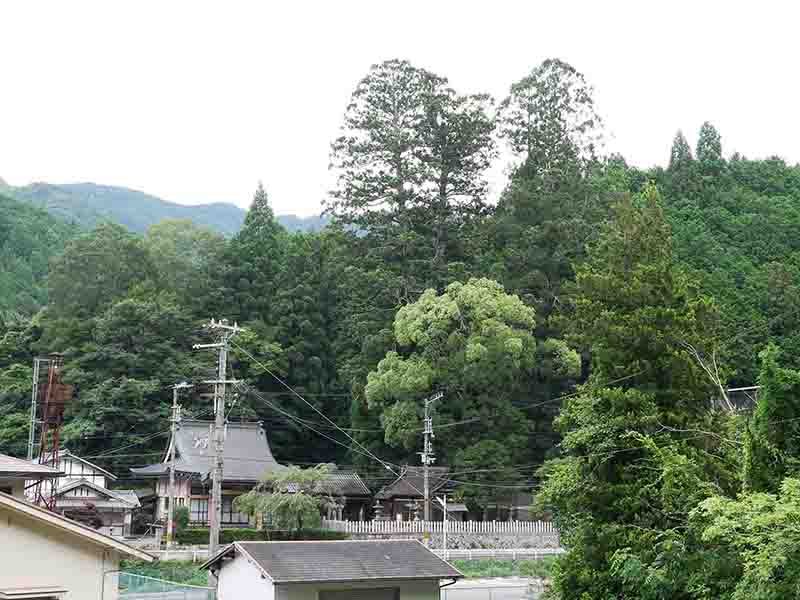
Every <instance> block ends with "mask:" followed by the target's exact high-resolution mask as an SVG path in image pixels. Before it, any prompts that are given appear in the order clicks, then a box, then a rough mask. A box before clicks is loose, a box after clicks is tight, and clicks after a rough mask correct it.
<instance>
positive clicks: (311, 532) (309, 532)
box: [176, 528, 348, 546]
mask: <svg viewBox="0 0 800 600" xmlns="http://www.w3.org/2000/svg"><path fill="white" fill-rule="evenodd" d="M176 539H177V541H178V543H179V544H182V545H186V546H194V545H205V544H208V529H186V530H184V531H179V532H178V533H177V535H176ZM346 539H348V535H347V534H346V533H342V532H339V531H328V530H327V529H300V530H294V531H283V530H281V531H269V530H260V529H245V528H242V529H223V530H222V531H220V535H219V541H220V543H221V544H230V543H232V542H261V541H273V542H286V541H300V540H346Z"/></svg>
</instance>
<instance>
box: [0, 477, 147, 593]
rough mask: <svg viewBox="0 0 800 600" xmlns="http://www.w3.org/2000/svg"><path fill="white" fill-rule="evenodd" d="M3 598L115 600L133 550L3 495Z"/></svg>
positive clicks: (0, 537) (142, 554)
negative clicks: (122, 567)
mask: <svg viewBox="0 0 800 600" xmlns="http://www.w3.org/2000/svg"><path fill="white" fill-rule="evenodd" d="M0 540H2V544H0V564H2V565H3V566H2V568H0V598H20V599H22V598H27V599H31V600H33V599H36V600H115V599H116V598H117V572H118V569H119V561H120V558H123V557H124V558H136V559H139V560H144V561H148V562H149V561H152V560H153V557H152V556H151V555H149V554H147V553H146V552H143V551H141V550H138V549H137V548H134V547H133V546H129V545H128V544H126V543H124V542H122V541H120V540H118V539H116V538H113V537H111V536H107V535H104V534H102V533H100V532H99V531H96V530H94V529H92V528H90V527H87V526H85V525H82V524H80V523H77V522H76V521H72V520H71V519H67V518H66V517H64V516H62V515H59V514H56V513H53V512H51V511H49V510H46V509H44V508H42V507H39V506H36V505H35V504H32V503H30V502H28V501H27V500H24V499H22V498H18V497H14V496H11V495H9V494H5V493H2V492H0Z"/></svg>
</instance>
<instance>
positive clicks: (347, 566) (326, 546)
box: [202, 540, 463, 584]
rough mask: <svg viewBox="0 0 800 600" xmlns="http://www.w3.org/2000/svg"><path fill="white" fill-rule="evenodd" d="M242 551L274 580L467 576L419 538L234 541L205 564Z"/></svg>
mask: <svg viewBox="0 0 800 600" xmlns="http://www.w3.org/2000/svg"><path fill="white" fill-rule="evenodd" d="M237 551H239V552H244V553H245V554H246V555H247V556H248V557H249V558H250V559H251V560H253V562H255V563H256V565H257V566H258V567H259V568H260V569H261V570H263V571H264V572H265V573H266V574H267V575H268V576H269V577H270V578H271V579H272V581H273V582H274V583H276V584H285V583H312V582H319V583H321V582H337V581H338V582H345V581H373V580H391V579H394V580H398V579H449V578H456V579H457V578H460V577H463V575H462V574H461V572H459V571H458V570H457V569H456V568H454V567H453V566H452V565H450V564H448V563H447V562H445V561H443V560H442V559H441V558H439V557H438V556H436V555H435V554H434V553H433V552H431V551H430V550H428V549H427V548H425V546H423V545H422V544H420V543H419V542H417V541H410V540H370V541H336V542H236V543H235V544H233V545H231V546H229V547H228V548H226V549H224V550H222V551H221V552H219V553H218V554H217V555H216V556H214V557H212V558H211V559H209V560H208V561H207V562H206V563H205V564H204V565H203V566H202V568H208V567H209V566H211V565H213V564H215V563H217V562H218V561H220V560H221V559H222V558H223V557H224V556H229V555H230V553H231V552H237Z"/></svg>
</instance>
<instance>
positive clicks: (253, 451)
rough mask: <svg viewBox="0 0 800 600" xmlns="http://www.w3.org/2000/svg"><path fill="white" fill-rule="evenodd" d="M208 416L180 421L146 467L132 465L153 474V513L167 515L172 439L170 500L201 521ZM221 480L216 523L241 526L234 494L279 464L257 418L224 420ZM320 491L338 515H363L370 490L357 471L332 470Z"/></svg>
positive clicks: (204, 517)
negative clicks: (331, 498)
mask: <svg viewBox="0 0 800 600" xmlns="http://www.w3.org/2000/svg"><path fill="white" fill-rule="evenodd" d="M211 425H212V423H211V422H210V421H194V420H186V421H182V422H181V425H180V428H179V429H178V432H177V433H176V435H175V436H174V438H171V439H170V442H169V445H168V446H167V448H166V450H165V452H164V460H163V461H162V462H160V463H157V464H154V465H149V466H146V467H140V468H133V469H131V471H132V472H133V474H134V475H135V476H137V477H140V478H143V479H152V480H154V487H155V496H156V510H155V515H154V518H155V519H156V520H157V521H158V520H164V521H166V519H167V511H168V504H169V467H170V464H169V456H170V450H171V445H172V444H174V445H175V490H176V491H175V499H176V506H188V507H189V521H190V523H191V524H192V525H198V526H202V525H207V524H208V519H209V501H210V489H211V472H212V470H213V461H214V445H213V442H210V441H209V440H210V439H212V438H211ZM225 432H226V433H225V446H224V453H223V460H224V468H223V481H222V526H223V527H243V526H244V527H247V526H249V525H251V524H252V523H251V520H250V517H249V516H248V515H247V514H244V513H240V512H239V511H237V510H236V508H235V507H234V504H233V501H234V500H235V499H236V497H237V496H239V495H241V494H243V493H245V492H248V491H250V490H251V489H252V488H253V487H254V486H255V485H256V484H257V483H258V482H259V481H261V480H262V479H263V477H264V475H265V474H266V473H268V472H275V471H280V470H283V469H285V468H286V467H284V466H283V465H281V464H279V463H278V461H277V460H275V457H274V456H273V455H272V449H271V448H270V445H269V439H268V438H267V434H266V432H265V431H264V428H263V427H262V426H261V424H260V423H229V424H228V425H226V429H225ZM320 493H321V494H322V493H324V494H329V495H331V496H334V497H338V505H339V508H336V509H331V510H335V512H336V513H337V515H338V516H342V515H345V514H346V515H350V516H352V518H354V519H355V518H356V517H357V516H358V515H359V514H361V515H363V513H364V511H365V510H366V507H367V506H369V499H370V491H369V488H367V486H366V485H365V484H364V482H363V481H362V480H361V478H360V477H359V476H358V474H357V473H354V472H351V471H334V472H333V473H331V474H330V476H329V478H328V481H326V482H325V483H324V485H321V486H320Z"/></svg>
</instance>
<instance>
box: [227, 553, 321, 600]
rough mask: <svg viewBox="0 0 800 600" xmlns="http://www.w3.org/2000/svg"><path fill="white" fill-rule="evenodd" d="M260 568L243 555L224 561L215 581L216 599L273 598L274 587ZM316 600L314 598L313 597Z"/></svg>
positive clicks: (269, 599)
mask: <svg viewBox="0 0 800 600" xmlns="http://www.w3.org/2000/svg"><path fill="white" fill-rule="evenodd" d="M261 575H262V573H261V570H260V569H259V568H258V567H257V566H255V565H254V564H252V563H251V562H250V560H249V559H248V558H247V557H246V556H243V555H241V554H240V555H238V556H237V557H236V558H234V559H233V560H232V561H230V562H227V563H225V566H224V567H223V568H222V570H221V571H220V573H219V580H218V582H217V600H246V599H248V598H253V599H258V600H273V598H274V597H275V592H274V587H273V586H272V582H271V581H270V580H269V579H264V578H262V576H261ZM314 600H316V598H314Z"/></svg>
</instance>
